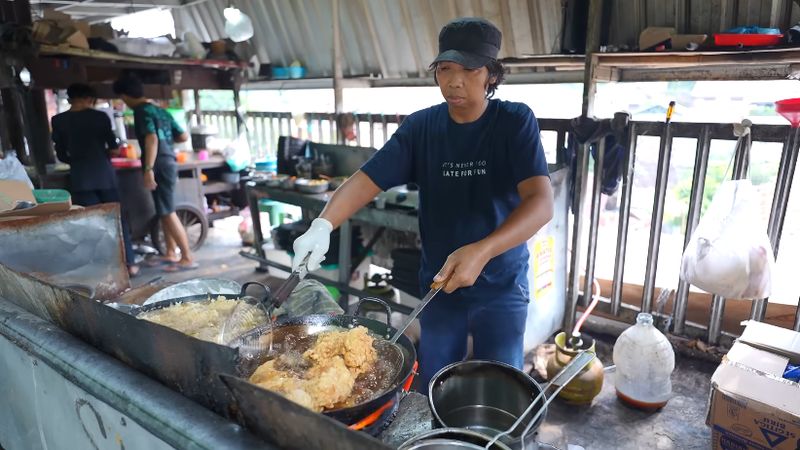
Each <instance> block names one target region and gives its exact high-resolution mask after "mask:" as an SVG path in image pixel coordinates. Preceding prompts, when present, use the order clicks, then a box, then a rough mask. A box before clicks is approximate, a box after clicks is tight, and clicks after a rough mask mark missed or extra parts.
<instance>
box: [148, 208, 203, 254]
mask: <svg viewBox="0 0 800 450" xmlns="http://www.w3.org/2000/svg"><path fill="white" fill-rule="evenodd" d="M175 213H176V214H177V215H178V219H179V220H180V221H181V224H183V228H184V229H185V230H186V236H187V237H188V238H189V248H191V249H192V251H196V250H197V249H198V248H200V247H202V245H203V242H205V241H206V236H208V218H206V215H205V214H203V213H202V212H201V211H200V210H199V209H197V208H196V207H194V206H192V205H180V206H178V207H177V208H175ZM150 239H152V241H153V246H154V247H155V248H157V249H158V252H159V253H161V254H162V255H163V254H164V253H166V246H165V243H164V230H162V229H161V221H159V220H154V221H153V226H152V229H151V230H150Z"/></svg>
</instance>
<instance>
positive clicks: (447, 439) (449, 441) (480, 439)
mask: <svg viewBox="0 0 800 450" xmlns="http://www.w3.org/2000/svg"><path fill="white" fill-rule="evenodd" d="M491 439H492V438H491V437H489V436H486V435H485V434H481V433H478V432H477V431H472V430H466V429H463V428H440V429H437V430H431V431H428V432H427V433H423V434H420V435H419V436H414V437H413V438H411V439H409V440H407V441H406V442H404V443H403V444H402V445H400V447H399V448H398V450H423V449H424V450H482V449H485V448H486V444H488V443H489V441H490V440H491ZM489 450H511V448H510V447H509V446H507V445H506V444H504V443H502V442H495V443H494V444H492V446H491V447H489Z"/></svg>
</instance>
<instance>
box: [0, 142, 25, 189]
mask: <svg viewBox="0 0 800 450" xmlns="http://www.w3.org/2000/svg"><path fill="white" fill-rule="evenodd" d="M0 180H17V181H22V182H24V183H25V184H27V185H28V187H29V188H31V189H33V183H31V179H30V178H29V177H28V172H26V171H25V166H23V165H22V163H21V162H19V159H17V153H16V152H15V151H13V150H10V151H8V152H6V157H5V158H2V159H0Z"/></svg>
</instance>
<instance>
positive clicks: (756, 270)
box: [681, 180, 775, 299]
mask: <svg viewBox="0 0 800 450" xmlns="http://www.w3.org/2000/svg"><path fill="white" fill-rule="evenodd" d="M760 210H761V207H760V205H759V202H758V197H757V195H756V192H755V190H754V188H753V185H752V184H751V183H750V180H732V181H725V182H724V183H722V185H720V187H719V189H718V190H717V192H716V194H715V195H714V198H713V200H712V201H711V205H710V206H709V208H708V211H707V212H706V213H705V215H703V217H702V218H701V219H700V223H699V224H698V225H697V229H695V231H694V234H692V237H691V239H690V240H689V244H688V245H687V246H686V250H684V252H683V260H682V262H681V279H683V280H684V281H686V282H688V283H690V284H693V285H695V286H697V287H699V288H700V289H703V290H704V291H706V292H709V293H712V294H717V295H721V296H723V297H725V298H741V299H758V298H766V297H769V295H770V290H771V288H772V281H771V278H772V271H773V266H774V265H775V255H774V254H773V253H772V246H771V245H770V241H769V238H768V237H767V233H766V231H765V228H766V227H765V226H764V225H763V223H762V221H761V220H760V219H759V211H760Z"/></svg>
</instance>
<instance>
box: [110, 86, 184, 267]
mask: <svg viewBox="0 0 800 450" xmlns="http://www.w3.org/2000/svg"><path fill="white" fill-rule="evenodd" d="M114 93H115V94H117V95H119V96H120V97H121V98H122V101H124V102H125V104H126V105H128V107H129V108H131V109H132V110H133V120H134V128H135V130H136V138H137V139H138V140H139V145H140V146H141V147H142V170H143V171H144V187H145V188H146V189H148V190H150V191H152V195H153V203H154V205H155V209H156V214H157V215H158V218H159V220H160V221H161V228H162V229H163V230H164V241H165V246H166V254H165V255H164V257H163V258H160V259H159V261H158V262H159V263H164V264H166V266H165V267H164V271H166V272H175V271H180V270H191V269H196V268H197V267H198V265H197V263H196V262H194V259H193V257H192V251H191V249H190V248H189V238H188V237H187V236H186V230H184V229H183V224H181V221H180V219H178V215H177V214H175V185H176V183H177V182H178V163H177V162H176V158H175V151H174V149H173V147H172V146H173V142H186V141H187V140H188V139H189V135H188V134H187V133H186V132H185V131H183V129H181V127H180V126H179V125H178V124H177V122H175V119H174V118H173V117H172V116H171V115H170V114H169V113H168V112H167V111H165V110H164V109H162V108H159V107H158V106H156V105H154V104H153V103H151V102H150V100H148V99H147V98H145V97H144V87H143V85H142V82H141V80H139V79H138V78H137V77H135V76H133V75H125V76H123V77H122V78H120V79H119V80H117V81H115V82H114ZM176 245H177V247H178V248H180V250H181V254H180V257H178V256H177V255H176V254H175V247H176Z"/></svg>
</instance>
